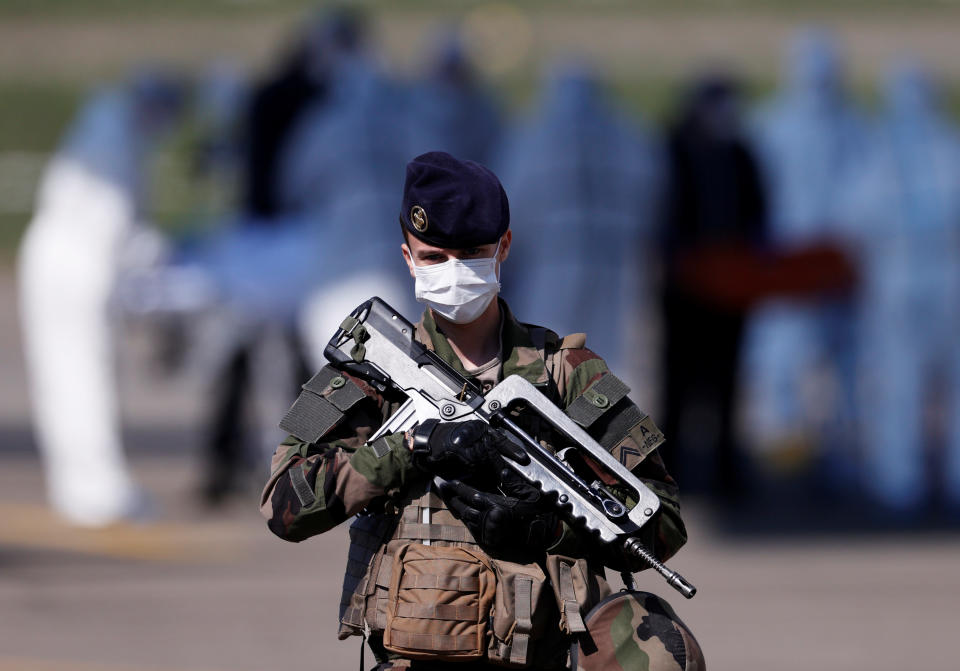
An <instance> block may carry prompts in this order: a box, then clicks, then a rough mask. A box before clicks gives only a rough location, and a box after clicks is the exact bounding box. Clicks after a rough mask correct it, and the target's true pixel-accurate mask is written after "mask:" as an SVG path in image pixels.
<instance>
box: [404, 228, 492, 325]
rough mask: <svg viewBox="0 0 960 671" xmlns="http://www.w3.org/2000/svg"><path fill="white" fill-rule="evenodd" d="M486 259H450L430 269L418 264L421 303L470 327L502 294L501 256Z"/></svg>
mask: <svg viewBox="0 0 960 671" xmlns="http://www.w3.org/2000/svg"><path fill="white" fill-rule="evenodd" d="M499 254H500V242H499V241H498V242H497V251H495V252H494V253H493V256H491V257H489V258H482V259H468V260H466V261H463V260H461V259H450V260H448V261H444V262H443V263H437V264H433V265H429V266H418V265H416V264H414V266H413V272H414V275H415V276H416V284H415V293H416V296H417V300H418V301H420V302H421V303H425V304H426V305H428V306H429V307H430V308H431V309H433V311H434V312H436V313H437V314H438V315H440V316H441V317H443V318H444V319H446V320H448V321H451V322H453V323H454V324H469V323H470V322H472V321H473V320H475V319H476V318H477V317H479V316H480V315H481V314H483V311H484V310H486V309H487V306H488V305H490V301H491V300H493V297H494V296H496V295H497V294H498V293H500V278H499V277H497V256H499Z"/></svg>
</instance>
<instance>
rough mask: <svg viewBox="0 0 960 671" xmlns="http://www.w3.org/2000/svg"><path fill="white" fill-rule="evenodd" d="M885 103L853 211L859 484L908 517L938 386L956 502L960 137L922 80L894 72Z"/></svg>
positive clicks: (959, 489) (947, 471) (959, 469)
mask: <svg viewBox="0 0 960 671" xmlns="http://www.w3.org/2000/svg"><path fill="white" fill-rule="evenodd" d="M886 94H887V105H886V110H885V112H884V115H883V117H882V119H881V120H880V122H879V124H878V133H877V145H876V147H875V150H874V151H873V153H872V155H871V160H870V161H869V163H868V165H867V168H866V169H865V170H864V171H863V172H862V174H861V178H860V180H859V181H858V182H857V184H856V185H855V189H854V190H853V195H854V196H855V203H854V204H853V205H852V208H853V211H854V213H855V216H856V217H857V219H858V221H859V222H860V223H861V226H860V229H861V230H862V232H863V237H862V263H861V267H862V274H863V278H862V282H863V287H862V292H861V293H862V299H861V305H860V318H861V329H860V356H859V363H860V366H861V370H862V375H863V382H864V384H863V385H862V388H863V391H864V394H863V398H862V402H863V406H862V413H861V418H862V436H863V441H864V470H863V482H864V486H865V489H866V491H867V492H868V493H869V494H871V495H872V497H873V498H874V499H876V500H878V501H879V502H881V503H882V504H884V505H886V506H887V507H889V508H893V509H900V510H909V509H913V508H916V507H917V506H920V505H921V504H923V503H924V502H925V500H926V498H927V497H928V495H929V489H930V488H929V486H928V477H927V473H928V471H931V470H932V469H930V467H929V464H928V463H927V460H926V458H925V457H926V452H927V451H926V450H925V449H924V448H925V446H926V445H927V442H928V441H927V440H925V430H924V424H925V422H924V416H925V409H926V408H927V407H929V402H930V401H931V399H932V395H931V393H930V392H931V390H932V388H934V384H933V383H934V382H935V381H939V382H941V383H942V384H941V385H940V386H942V388H943V389H944V391H946V394H944V395H943V401H944V402H945V403H946V406H945V408H946V409H945V411H944V412H943V413H942V414H943V416H945V417H946V418H948V423H947V424H948V426H947V435H946V438H945V444H946V450H945V456H944V459H943V466H944V467H943V469H942V476H943V478H944V482H943V484H944V488H945V491H946V494H947V496H948V497H950V498H951V499H952V500H953V501H954V502H955V503H958V504H960V340H958V338H957V334H958V333H960V263H958V262H960V259H958V254H960V137H958V135H957V132H956V130H955V128H953V126H952V125H951V124H950V123H949V122H948V120H947V119H946V117H945V115H944V114H943V113H942V112H941V111H940V110H939V109H938V108H937V105H936V101H935V99H934V95H933V93H932V91H931V87H930V85H929V82H928V80H927V78H926V76H925V75H924V74H923V73H922V72H921V71H920V70H918V69H916V68H903V69H900V70H899V71H897V72H896V73H895V74H894V75H893V76H892V77H891V78H890V80H889V81H888V84H887V92H886Z"/></svg>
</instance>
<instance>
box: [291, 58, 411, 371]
mask: <svg viewBox="0 0 960 671" xmlns="http://www.w3.org/2000/svg"><path fill="white" fill-rule="evenodd" d="M406 105H407V96H406V95H405V92H404V91H402V90H401V89H400V88H399V87H398V86H397V85H396V84H394V83H393V82H392V81H390V80H388V79H387V78H386V77H385V76H384V75H383V74H381V73H380V72H379V71H378V70H377V69H376V68H375V67H374V65H373V64H372V63H371V62H370V61H369V60H368V59H366V58H362V57H352V58H347V59H343V60H341V61H340V62H339V63H338V64H337V67H336V68H335V69H334V70H333V72H332V75H331V89H330V97H329V99H328V100H327V101H325V102H324V103H323V104H322V105H320V106H318V108H317V109H316V110H315V112H311V111H308V112H307V113H306V114H305V115H304V117H303V120H302V121H301V123H300V125H299V127H298V128H297V129H296V130H295V131H294V139H293V141H292V142H291V143H290V151H289V152H288V153H287V155H286V157H285V161H284V162H283V165H282V173H281V175H282V176H281V181H282V186H281V192H282V193H283V194H284V195H283V198H284V200H285V202H286V203H287V204H288V205H289V207H290V208H291V209H292V210H295V211H299V212H300V213H302V214H303V215H304V216H307V217H309V218H310V219H311V220H312V221H313V225H314V226H315V227H316V229H317V231H318V236H319V238H320V248H319V250H318V253H317V255H316V256H315V258H314V261H313V263H314V264H315V266H316V267H317V269H318V271H317V289H316V291H315V292H314V293H313V294H312V296H311V298H310V299H309V300H308V304H307V307H306V310H305V313H304V317H303V320H302V321H303V328H304V329H305V333H306V342H307V347H308V350H309V352H311V353H312V355H313V361H314V363H315V364H316V365H317V366H318V367H319V366H320V365H322V364H323V362H324V359H323V357H322V352H323V348H324V346H325V345H326V343H327V341H328V340H329V339H330V337H331V335H332V334H333V332H334V331H335V330H336V327H337V326H339V324H340V322H341V321H342V320H343V318H344V317H346V316H347V315H348V314H349V313H350V311H351V310H352V309H353V308H355V307H356V306H357V305H359V304H360V303H362V302H363V301H365V300H367V299H368V298H370V297H371V296H374V295H378V296H380V297H381V298H383V299H384V300H385V301H387V302H388V303H390V304H391V305H393V306H394V307H395V308H396V309H397V310H400V311H401V312H402V313H403V314H408V315H410V314H413V312H412V311H413V309H414V306H413V305H412V302H411V301H410V299H409V297H408V296H407V295H406V294H407V293H408V292H406V291H405V288H406V286H407V276H408V273H407V268H406V266H405V265H404V263H403V257H402V256H401V255H400V253H399V250H398V248H399V246H400V243H401V242H402V240H401V238H400V234H399V225H398V223H397V193H399V192H400V190H401V187H402V185H403V175H404V166H405V165H406V161H407V160H408V158H409V156H408V155H407V152H408V146H409V138H408V131H409V123H408V116H407V112H406V110H407V107H406Z"/></svg>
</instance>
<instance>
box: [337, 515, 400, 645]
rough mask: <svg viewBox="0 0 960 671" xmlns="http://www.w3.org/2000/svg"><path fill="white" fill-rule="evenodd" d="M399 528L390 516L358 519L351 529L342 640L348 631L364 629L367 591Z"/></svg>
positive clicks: (343, 603) (344, 589)
mask: <svg viewBox="0 0 960 671" xmlns="http://www.w3.org/2000/svg"><path fill="white" fill-rule="evenodd" d="M395 524H396V518H395V517H389V516H387V515H358V516H357V517H356V519H354V521H353V523H352V524H351V525H350V550H349V553H348V555H347V570H346V573H345V574H344V576H343V592H342V593H341V597H340V622H341V625H342V626H341V631H340V634H341V636H345V635H349V632H345V631H344V628H347V629H348V630H349V629H351V628H353V629H356V630H357V631H359V630H361V629H363V616H364V611H365V597H366V593H367V591H368V590H367V588H368V586H369V583H370V580H371V576H373V578H375V577H376V572H377V570H378V569H379V567H378V566H376V563H377V560H378V559H379V558H380V557H382V555H383V553H382V552H380V549H381V548H382V547H383V544H384V543H385V542H386V539H387V538H388V537H389V536H390V531H391V530H392V528H393V526H394V525H395Z"/></svg>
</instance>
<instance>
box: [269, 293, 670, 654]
mask: <svg viewBox="0 0 960 671" xmlns="http://www.w3.org/2000/svg"><path fill="white" fill-rule="evenodd" d="M500 308H501V315H502V323H501V362H502V365H501V369H500V373H499V376H498V377H499V379H501V380H502V379H503V378H505V377H507V376H509V375H520V376H521V377H523V378H524V379H526V380H528V381H529V382H531V383H532V384H534V385H535V386H537V387H538V388H539V389H540V390H541V391H542V392H543V393H544V394H546V395H547V396H548V397H549V398H550V399H551V400H552V401H553V402H555V403H556V404H557V405H558V406H559V407H561V408H562V409H564V410H565V411H567V412H568V414H571V416H574V415H577V416H579V417H580V420H578V421H579V423H581V424H582V425H584V427H585V428H586V430H587V431H588V432H589V433H590V434H591V435H592V436H594V437H595V438H596V439H597V440H598V442H600V443H601V444H602V445H604V446H605V447H607V448H608V449H609V450H610V451H611V453H612V454H613V455H614V456H616V457H617V458H618V459H619V460H620V461H621V462H622V463H623V464H625V465H626V466H627V468H629V469H631V470H632V472H633V473H634V474H635V475H637V476H638V477H639V478H641V479H642V480H643V482H644V483H645V484H646V485H647V486H648V487H650V488H651V489H652V490H653V491H654V492H656V493H657V495H658V496H659V497H660V500H661V506H660V510H659V512H658V513H657V516H656V518H655V519H654V520H653V521H652V522H651V523H649V524H647V525H646V526H645V527H644V529H643V531H642V533H643V535H644V538H643V540H644V542H645V544H646V545H647V547H649V548H651V549H652V550H653V551H654V553H655V554H656V555H657V556H658V557H659V558H660V559H661V560H665V559H667V558H668V557H670V556H672V555H673V554H674V553H675V552H676V551H677V550H678V549H679V548H680V546H682V545H683V543H684V542H685V541H686V530H685V529H684V526H683V522H682V521H681V519H680V508H679V501H678V497H677V487H676V484H675V483H674V481H673V479H672V478H671V477H670V476H669V474H668V473H667V472H666V470H665V468H664V466H663V462H662V460H661V459H660V456H659V455H658V454H657V453H656V452H655V451H654V450H655V449H656V447H657V446H658V445H659V444H660V443H661V442H662V440H663V438H662V434H661V433H660V432H659V430H658V429H657V428H656V426H655V425H654V424H653V422H652V421H651V420H650V418H649V417H647V416H646V415H645V414H643V413H642V412H641V411H640V410H638V409H637V408H636V406H635V405H634V404H633V403H632V402H631V401H630V400H629V399H628V398H627V397H626V396H625V394H626V391H628V390H627V389H626V387H625V386H624V385H622V384H620V385H617V382H618V381H617V380H616V378H615V377H614V376H612V375H611V374H610V372H609V370H608V369H607V366H606V364H605V363H604V361H603V360H602V359H601V358H600V357H598V356H597V355H596V354H594V353H593V352H591V351H590V350H588V349H586V348H585V347H584V342H585V338H584V336H583V335H582V334H575V335H572V336H567V337H566V338H560V337H558V336H557V334H555V333H553V332H552V331H548V330H546V329H543V328H540V327H533V326H529V325H526V324H521V323H519V322H517V321H516V320H515V319H514V317H513V315H512V314H511V313H510V310H509V308H507V305H506V303H504V302H503V301H502V300H501V301H500ZM416 338H417V340H418V341H420V342H421V343H423V344H424V345H425V346H426V347H427V348H428V349H431V350H433V351H434V352H436V354H437V355H438V356H440V357H441V358H443V359H444V360H445V361H446V362H447V363H449V364H450V365H451V366H453V367H454V368H455V369H457V370H458V371H459V372H461V373H462V374H464V375H467V372H466V371H465V369H464V367H463V365H462V363H461V362H460V360H459V358H458V357H457V356H456V354H455V353H454V351H453V349H452V348H451V346H450V343H449V342H448V341H447V340H446V338H445V337H444V335H443V334H442V333H441V332H440V331H439V330H438V329H437V326H436V323H435V321H434V319H433V315H432V313H431V312H430V310H427V311H426V312H425V313H424V316H423V318H422V320H421V321H420V322H419V323H418V324H417V332H416ZM608 376H609V379H607V381H606V383H604V384H603V385H601V388H613V389H617V388H620V389H622V391H621V392H620V393H613V394H606V395H603V396H600V395H599V394H597V393H596V391H595V390H594V391H593V392H591V389H593V388H594V386H595V385H597V384H598V383H600V381H601V380H604V379H605V378H608ZM468 377H469V376H468ZM307 386H308V387H309V386H312V388H313V390H314V391H315V392H316V393H317V394H319V395H320V396H321V397H323V398H325V399H327V400H328V401H329V402H330V403H331V404H332V405H333V406H335V407H336V408H338V411H339V413H340V415H341V416H340V418H339V420H337V421H336V423H335V424H333V426H331V427H330V428H329V429H328V430H326V431H325V432H324V433H323V434H322V435H302V436H299V437H297V436H290V437H289V438H288V439H287V440H285V441H284V443H283V444H282V445H281V446H280V447H279V448H278V449H277V452H276V454H275V455H274V459H273V465H272V475H271V477H270V480H269V482H268V483H267V485H266V488H265V489H264V492H263V497H262V499H261V511H262V513H263V515H264V516H265V517H266V518H267V519H268V520H269V522H268V526H269V528H270V530H271V531H273V533H275V534H276V535H277V536H279V537H281V538H283V539H285V540H290V541H300V540H303V539H305V538H308V537H310V536H312V535H314V534H319V533H323V532H325V531H327V530H328V529H331V528H333V527H334V526H336V525H337V524H340V523H341V522H343V521H345V520H347V519H348V518H350V517H351V516H353V515H356V514H358V513H361V512H362V514H360V515H358V516H357V518H356V520H355V521H354V523H353V524H352V526H351V530H350V536H351V547H350V553H349V558H348V566H347V575H346V576H345V579H344V593H343V599H342V601H341V604H340V622H341V626H340V632H339V635H340V637H341V638H346V637H347V636H351V635H360V634H362V633H364V630H365V628H366V629H368V630H369V631H370V632H371V637H370V645H371V648H372V649H373V651H374V654H375V656H376V657H377V659H378V661H379V662H380V663H381V664H389V665H390V666H391V667H397V666H398V665H403V664H406V660H397V659H391V657H395V656H394V655H392V654H390V653H387V651H386V650H384V649H383V648H382V645H381V644H380V640H381V639H380V637H379V636H380V633H381V632H382V630H383V628H384V612H383V611H384V609H385V602H384V600H385V598H386V587H387V586H389V584H390V580H389V566H390V561H384V557H387V558H388V559H389V557H390V556H392V553H393V552H394V550H395V549H396V548H397V547H398V546H399V545H400V544H402V543H407V542H410V541H411V540H412V541H422V540H425V539H430V541H431V543H432V544H434V545H438V546H462V547H470V548H474V549H476V548H477V547H478V546H477V545H476V544H475V543H474V542H473V537H472V536H471V535H470V533H469V531H468V530H467V528H466V527H465V526H463V524H462V523H461V522H460V521H459V520H457V519H456V518H455V517H454V516H453V515H452V514H451V513H450V512H449V511H448V510H446V506H445V505H444V504H443V501H442V500H441V499H440V497H439V496H437V495H436V494H434V493H433V492H431V491H430V490H429V487H428V484H429V481H428V479H427V478H426V477H425V476H424V475H423V474H422V473H421V472H420V471H419V470H417V469H416V468H414V466H413V463H412V460H411V453H410V452H409V450H408V449H407V447H406V445H405V442H404V437H403V435H402V434H392V435H387V436H384V437H381V438H379V439H378V440H376V441H375V442H374V443H373V444H369V443H367V439H368V438H369V437H370V436H371V435H372V434H373V432H375V431H376V430H377V428H378V427H379V426H380V425H381V424H382V422H384V421H385V419H386V418H388V417H389V416H390V415H391V414H392V413H393V412H395V411H396V409H397V408H398V407H399V406H400V404H401V403H402V402H403V401H404V400H405V397H404V396H402V395H399V396H398V395H394V394H391V393H390V392H388V393H386V394H379V393H378V392H377V391H376V390H374V389H373V388H372V387H371V386H370V385H368V384H366V383H365V382H364V381H363V380H360V379H357V378H355V377H352V376H350V375H347V374H345V373H342V372H339V371H335V370H333V369H331V368H329V367H327V368H326V369H324V370H322V371H321V372H320V373H319V374H318V375H317V376H316V377H315V378H314V381H312V383H310V384H308V385H307ZM489 387H490V384H489V383H487V384H486V385H484V391H488V390H489ZM598 397H599V398H600V399H601V400H600V401H598V400H597V399H598ZM585 403H586V404H592V406H590V407H592V409H593V411H592V412H588V413H587V415H586V416H587V417H588V418H589V419H584V415H583V414H582V413H579V414H578V413H576V412H574V411H575V409H576V408H580V409H583V406H584V404H585ZM575 404H576V405H575ZM574 418H575V419H576V418H577V417H574ZM522 426H523V428H524V429H525V430H527V431H530V432H531V433H533V434H534V435H536V436H537V437H538V438H540V439H541V440H546V441H547V442H548V444H549V436H548V435H547V434H546V432H545V431H544V430H543V427H540V426H539V425H538V422H537V420H536V419H535V418H534V419H528V420H527V421H526V423H525V425H523V424H522ZM425 509H429V510H430V518H429V519H430V520H431V522H430V524H424V523H421V520H422V519H423V518H422V515H421V514H422V512H423V511H424V510H425ZM535 559H539V560H538V561H536V562H535V564H530V565H528V566H532V567H533V568H534V569H535V570H536V571H537V572H539V573H540V575H541V576H543V575H544V573H543V572H542V571H540V569H539V568H537V566H536V565H542V566H546V568H547V573H549V574H550V581H549V582H545V583H544V584H549V585H551V586H552V590H553V596H555V597H556V599H547V598H545V599H540V600H537V601H536V602H535V603H534V606H533V611H534V613H533V620H534V623H533V625H532V628H530V623H529V622H528V623H527V625H528V631H526V634H529V640H530V644H531V648H536V649H535V650H533V651H532V653H530V656H529V657H527V658H525V662H522V664H525V665H529V664H531V663H532V664H533V665H534V666H535V667H536V668H543V669H549V668H563V667H564V665H565V664H566V662H567V660H566V651H567V649H568V647H569V642H570V638H569V636H568V635H569V634H575V633H579V632H581V631H583V619H582V617H583V615H586V613H587V612H588V611H589V609H590V608H591V607H592V606H593V605H595V604H596V603H598V602H599V601H600V600H601V599H602V598H604V597H605V596H606V595H607V594H609V592H610V589H609V586H608V585H607V583H606V581H605V580H604V577H603V565H604V564H606V565H608V566H614V567H617V568H624V567H623V566H622V565H620V563H621V562H622V561H623V560H622V559H621V558H620V557H618V556H615V555H614V554H613V553H612V552H606V551H604V550H603V549H601V548H600V547H599V545H598V544H597V543H596V542H595V541H592V540H591V539H588V538H586V537H585V536H584V535H582V534H581V533H580V532H578V531H576V530H574V529H572V528H570V527H567V526H564V529H563V534H562V536H561V538H560V540H559V541H558V542H557V543H556V544H555V545H553V546H552V547H551V548H550V549H549V550H548V554H547V558H546V561H544V558H543V557H540V558H535ZM631 568H633V569H634V570H636V569H638V568H640V567H638V566H633V567H631ZM571 575H573V577H574V578H573V581H571V577H570V576H571ZM550 592H551V590H550V588H549V587H548V588H546V589H545V590H543V593H542V595H544V596H549V595H550ZM518 612H519V611H518ZM538 618H539V619H540V621H541V622H542V621H544V618H546V620H549V621H552V624H549V626H548V625H547V624H540V625H538V624H537V622H536V621H537V620H538ZM558 622H559V624H560V626H559V627H557V623H558ZM538 627H539V629H540V631H538ZM511 632H513V629H511ZM516 633H518V634H519V633H520V629H517V632H516ZM511 635H512V634H511ZM534 641H535V644H534ZM526 643H527V641H526V640H524V644H523V649H524V651H526ZM514 646H515V647H516V648H517V649H519V646H517V643H516V641H514ZM507 653H509V650H508V651H507ZM457 667H459V668H463V669H467V668H480V667H477V665H476V664H469V665H468V664H457ZM383 668H389V667H387V666H384V667H383ZM398 668H399V667H398ZM413 668H430V666H429V664H426V663H424V662H415V663H413Z"/></svg>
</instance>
